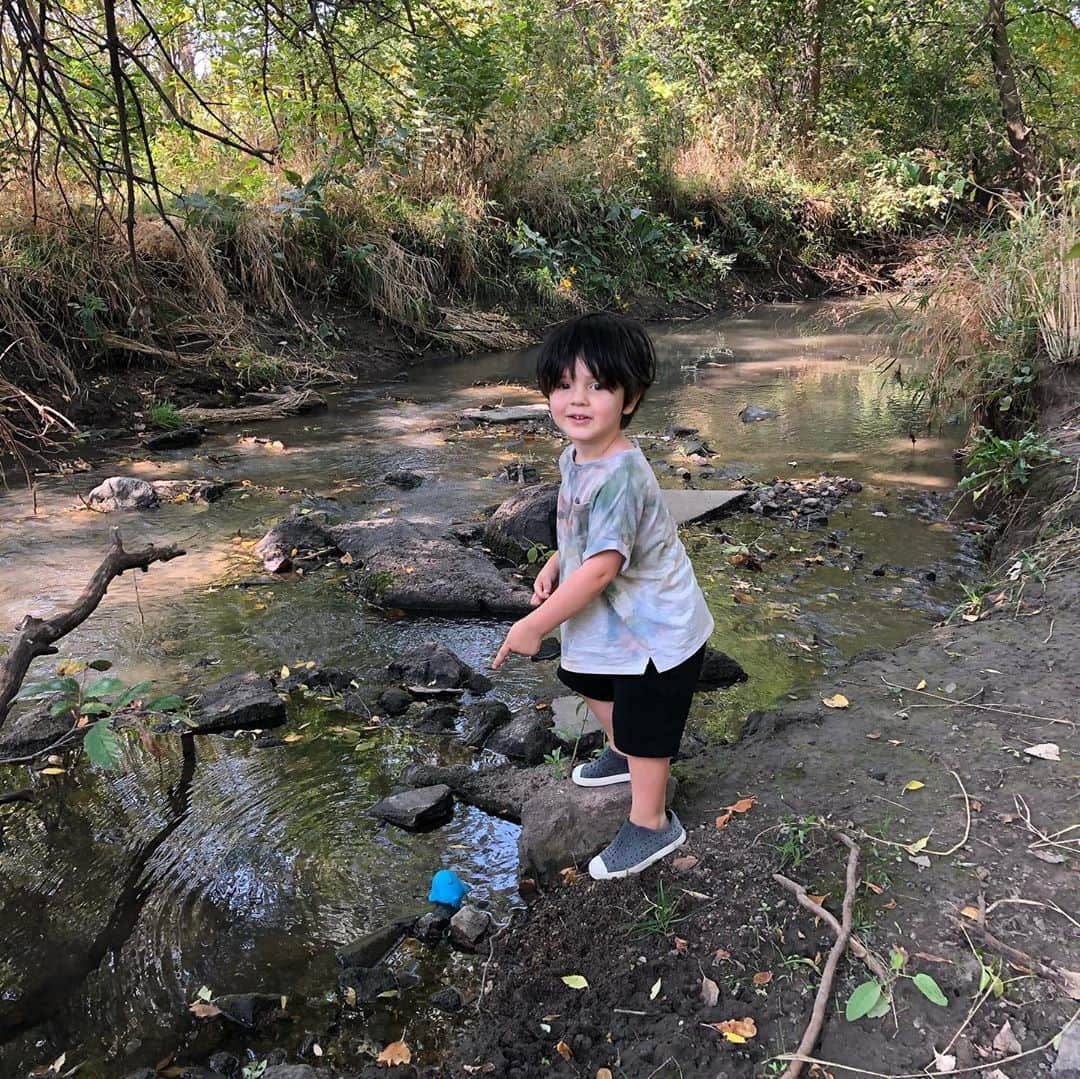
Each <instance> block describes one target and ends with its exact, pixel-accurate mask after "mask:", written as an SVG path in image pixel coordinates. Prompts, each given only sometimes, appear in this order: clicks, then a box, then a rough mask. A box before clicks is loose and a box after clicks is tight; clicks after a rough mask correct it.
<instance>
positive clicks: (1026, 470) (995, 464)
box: [960, 427, 1061, 502]
mask: <svg viewBox="0 0 1080 1079" xmlns="http://www.w3.org/2000/svg"><path fill="white" fill-rule="evenodd" d="M1060 456H1061V451H1060V450H1058V449H1056V448H1054V447H1053V446H1051V445H1050V442H1049V441H1048V440H1047V439H1046V437H1045V436H1044V435H1041V434H1039V432H1038V431H1028V432H1026V433H1025V434H1024V435H1022V436H1021V437H1020V438H1000V437H999V436H998V435H995V434H994V432H993V431H991V430H989V429H988V428H986V427H980V428H979V430H978V433H977V434H976V436H975V448H974V449H973V450H972V453H971V457H970V458H969V459H968V473H967V475H966V476H964V478H963V479H962V480H961V481H960V490H962V491H970V492H971V497H972V498H973V499H974V500H975V501H976V502H978V500H979V499H980V498H982V497H983V496H984V495H985V494H987V492H990V491H993V492H996V493H997V494H1000V495H1003V496H1004V495H1009V494H1012V493H1013V492H1014V491H1016V490H1018V489H1022V488H1024V487H1026V486H1027V485H1028V483H1029V482H1030V481H1031V473H1032V472H1033V471H1034V469H1035V468H1036V466H1038V465H1041V464H1045V463H1046V462H1048V461H1053V460H1056V459H1057V458H1059V457H1060Z"/></svg>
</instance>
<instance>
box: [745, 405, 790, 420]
mask: <svg viewBox="0 0 1080 1079" xmlns="http://www.w3.org/2000/svg"><path fill="white" fill-rule="evenodd" d="M779 415H780V413H779V412H777V411H776V410H775V409H771V408H762V407H761V406H760V405H744V406H743V408H742V411H741V412H740V413H739V419H740V420H742V421H743V423H758V422H760V421H761V420H772V419H775V418H776V417H777V416H779Z"/></svg>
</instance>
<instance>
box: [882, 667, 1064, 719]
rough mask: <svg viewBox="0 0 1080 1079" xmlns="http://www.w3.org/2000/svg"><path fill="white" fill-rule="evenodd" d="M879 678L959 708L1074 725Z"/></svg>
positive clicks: (894, 686) (1051, 717)
mask: <svg viewBox="0 0 1080 1079" xmlns="http://www.w3.org/2000/svg"><path fill="white" fill-rule="evenodd" d="M881 680H882V682H884V683H885V685H887V686H888V687H889V689H901V690H903V691H904V692H905V693H921V694H922V695H923V696H924V697H933V698H934V700H937V701H948V702H949V704H955V705H957V706H959V707H961V708H977V709H978V710H979V711H980V712H997V713H999V714H1000V715H1003V716H1016V717H1017V718H1018V719H1037V720H1038V721H1039V722H1040V723H1063V724H1064V725H1065V726H1067V727H1075V726H1076V724H1075V723H1074V722H1073V721H1072V720H1071V719H1055V718H1054V717H1053V716H1037V715H1034V714H1033V713H1031V712H1015V711H1012V710H1011V709H1009V708H996V707H995V706H994V705H992V704H971V703H970V702H968V701H958V700H957V699H956V698H955V697H946V696H945V695H944V694H942V693H931V692H930V691H929V690H927V689H916V688H915V687H914V686H902V685H899V684H898V683H897V682H890V681H889V680H888V679H887V678H886V677H885V675H882V676H881Z"/></svg>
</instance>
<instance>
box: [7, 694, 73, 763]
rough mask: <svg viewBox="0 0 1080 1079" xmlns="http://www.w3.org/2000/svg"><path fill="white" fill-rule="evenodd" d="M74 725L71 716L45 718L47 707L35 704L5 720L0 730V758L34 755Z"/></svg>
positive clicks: (49, 716)
mask: <svg viewBox="0 0 1080 1079" xmlns="http://www.w3.org/2000/svg"><path fill="white" fill-rule="evenodd" d="M73 725H74V718H73V717H72V716H71V715H68V714H63V715H59V716H51V715H49V706H48V705H39V706H37V707H35V708H33V709H32V710H31V711H29V712H24V713H23V714H22V715H21V716H18V717H17V718H16V719H12V720H9V721H8V723H7V725H6V726H5V727H4V728H3V729H2V730H0V757H26V756H29V755H30V754H31V753H38V752H40V751H41V750H43V749H44V748H45V747H46V746H51V745H52V744H53V742H55V741H56V740H57V739H58V738H62V737H63V736H64V735H65V734H67V732H68V731H70V730H71V728H72V726H73Z"/></svg>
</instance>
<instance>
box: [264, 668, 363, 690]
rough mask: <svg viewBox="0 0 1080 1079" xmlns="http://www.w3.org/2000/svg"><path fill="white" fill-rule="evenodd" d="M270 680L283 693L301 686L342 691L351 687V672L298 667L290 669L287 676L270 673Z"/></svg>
mask: <svg viewBox="0 0 1080 1079" xmlns="http://www.w3.org/2000/svg"><path fill="white" fill-rule="evenodd" d="M269 677H270V680H271V681H272V682H276V683H277V687H278V689H280V690H281V691H282V692H283V693H295V692H296V691H297V690H298V689H300V688H301V687H304V688H306V689H310V690H322V691H323V692H329V693H344V692H345V691H346V690H348V689H350V688H352V683H353V674H352V672H351V671H343V670H340V669H339V668H337V667H300V668H298V669H296V670H290V671H289V676H288V678H281V679H280V681H278V679H279V677H280V675H279V673H278V672H272V673H271V674H270V676H269Z"/></svg>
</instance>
